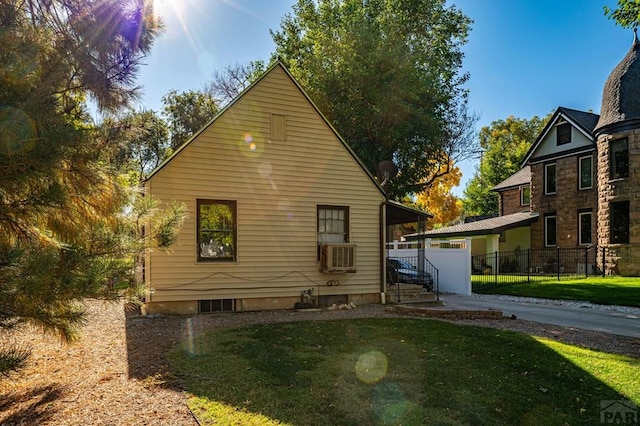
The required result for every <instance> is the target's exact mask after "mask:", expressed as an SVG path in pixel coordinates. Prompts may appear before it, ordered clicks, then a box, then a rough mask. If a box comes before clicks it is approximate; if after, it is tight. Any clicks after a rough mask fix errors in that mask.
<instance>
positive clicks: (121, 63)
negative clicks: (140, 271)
mask: <svg viewBox="0 0 640 426" xmlns="http://www.w3.org/2000/svg"><path fill="white" fill-rule="evenodd" d="M150 4H151V3H150V2H147V1H144V0H117V1H116V0H83V1H62V0H46V1H45V0H24V1H12V0H0V60H1V61H2V64H3V65H2V67H0V283H2V285H0V332H2V330H4V329H7V328H10V327H13V326H15V325H17V324H19V323H21V322H24V321H29V322H32V323H35V324H38V325H40V326H42V327H43V328H44V329H46V330H51V331H55V332H58V333H60V335H62V336H63V337H65V338H67V339H70V338H72V337H73V336H74V333H75V332H76V331H77V327H78V326H79V325H81V324H82V319H83V309H82V306H81V305H80V303H79V302H80V301H81V300H82V299H83V298H85V297H103V298H109V297H115V296H117V294H118V293H117V290H118V287H119V286H120V285H121V284H124V285H125V286H126V285H128V284H135V277H134V276H133V275H134V274H133V272H134V266H135V263H134V262H135V259H136V258H137V257H138V256H140V255H141V253H143V252H144V250H145V249H147V248H148V247H149V245H148V243H149V242H153V245H154V246H155V247H160V248H162V247H167V246H168V245H169V244H171V242H172V241H173V239H174V238H175V230H176V228H177V225H178V224H179V223H180V222H181V220H182V215H183V211H182V208H181V207H180V206H172V207H170V208H169V209H168V210H167V214H159V213H158V211H157V208H156V205H155V204H154V202H153V200H150V199H148V198H145V199H141V198H139V197H136V196H135V194H134V193H132V192H131V190H130V188H128V186H127V185H126V184H124V182H123V180H122V179H121V178H120V176H119V174H118V172H117V170H115V169H114V168H113V167H111V165H110V164H109V158H110V156H111V155H112V154H113V149H114V146H112V145H110V144H109V143H106V142H105V140H104V139H103V138H100V137H97V135H96V133H95V129H94V126H93V125H92V123H91V122H90V120H89V119H88V116H87V114H86V112H85V111H86V101H87V99H89V98H91V99H93V100H94V101H95V104H96V105H97V106H98V108H100V109H102V110H104V111H115V110H117V109H118V108H120V107H122V106H124V105H126V104H127V103H128V102H129V101H130V100H132V99H135V97H136V96H137V94H138V92H137V87H136V86H135V84H134V81H135V77H136V75H137V71H138V69H139V66H140V63H141V61H142V60H143V58H144V56H145V55H146V54H147V53H148V52H149V49H150V48H151V45H152V43H153V40H154V38H155V36H156V35H157V33H158V31H159V29H160V26H159V23H158V22H157V21H155V19H154V17H153V14H152V13H151V9H150ZM125 207H127V208H126V209H125ZM145 221H146V222H149V223H151V224H153V225H154V226H152V227H150V228H149V229H147V231H146V232H147V233H146V238H145V237H144V235H143V233H142V230H141V228H140V226H139V224H141V223H143V222H145ZM26 355H27V352H26V351H23V350H20V349H18V350H16V349H12V348H2V349H0V374H1V373H5V374H6V372H7V371H9V370H12V369H16V368H18V367H20V366H21V365H22V364H23V363H24V361H25V359H26Z"/></svg>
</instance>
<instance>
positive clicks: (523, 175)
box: [491, 166, 531, 191]
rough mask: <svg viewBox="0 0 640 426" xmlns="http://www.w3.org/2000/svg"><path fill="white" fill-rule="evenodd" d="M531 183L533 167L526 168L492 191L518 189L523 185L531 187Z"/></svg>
mask: <svg viewBox="0 0 640 426" xmlns="http://www.w3.org/2000/svg"><path fill="white" fill-rule="evenodd" d="M530 183H531V167H529V166H524V167H523V168H521V169H520V170H518V171H517V172H515V173H514V174H512V175H511V176H509V177H508V178H506V179H505V180H503V181H502V182H500V183H499V184H497V185H496V186H494V187H493V188H491V190H492V191H504V190H505V189H510V188H518V187H520V186H521V185H529V184H530Z"/></svg>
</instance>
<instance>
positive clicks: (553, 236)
mask: <svg viewBox="0 0 640 426" xmlns="http://www.w3.org/2000/svg"><path fill="white" fill-rule="evenodd" d="M556 219H557V218H556V215H555V213H553V214H549V215H546V216H545V217H544V245H545V247H555V246H556V245H558V231H557V220H556Z"/></svg>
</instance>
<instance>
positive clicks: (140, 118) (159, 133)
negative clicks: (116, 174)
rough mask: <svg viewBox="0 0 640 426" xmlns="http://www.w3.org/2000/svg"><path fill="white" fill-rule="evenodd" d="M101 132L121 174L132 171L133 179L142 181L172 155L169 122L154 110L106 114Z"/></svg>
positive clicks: (112, 159)
mask: <svg viewBox="0 0 640 426" xmlns="http://www.w3.org/2000/svg"><path fill="white" fill-rule="evenodd" d="M98 134H99V137H101V138H104V142H105V143H107V144H108V145H111V146H113V149H111V150H110V151H109V152H111V153H112V158H111V160H110V163H111V164H112V165H113V166H114V167H116V168H117V169H118V170H120V171H121V172H122V173H131V174H132V181H133V182H139V181H140V179H142V178H144V176H145V175H146V174H148V173H149V172H150V171H152V170H153V169H155V168H156V167H157V166H158V165H160V163H161V162H162V161H163V160H164V159H165V158H167V156H168V155H169V154H170V147H169V131H168V129H167V125H166V123H165V122H164V120H163V119H162V118H161V117H159V116H158V114H156V113H155V112H154V111H151V110H142V111H134V112H129V113H126V114H124V115H119V116H111V117H107V118H106V119H105V120H104V121H103V122H102V123H100V126H99V128H98Z"/></svg>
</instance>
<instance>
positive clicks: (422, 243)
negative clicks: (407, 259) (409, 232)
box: [417, 217, 427, 272]
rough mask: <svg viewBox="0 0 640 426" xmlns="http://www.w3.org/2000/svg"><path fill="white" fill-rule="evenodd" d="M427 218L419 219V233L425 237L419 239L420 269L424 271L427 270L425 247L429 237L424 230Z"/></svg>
mask: <svg viewBox="0 0 640 426" xmlns="http://www.w3.org/2000/svg"><path fill="white" fill-rule="evenodd" d="M426 228H427V227H426V220H425V219H424V217H420V218H419V219H418V234H421V235H423V236H424V238H422V239H419V240H418V265H417V266H418V271H420V272H423V271H425V269H426V268H425V261H424V259H425V257H424V251H425V250H424V248H425V245H426V242H427V237H426V236H425V235H424V232H425V231H426Z"/></svg>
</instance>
